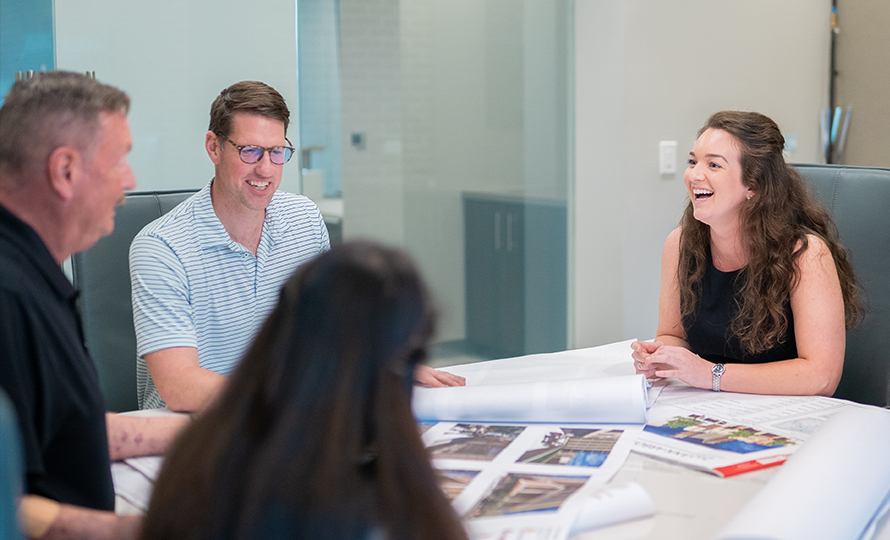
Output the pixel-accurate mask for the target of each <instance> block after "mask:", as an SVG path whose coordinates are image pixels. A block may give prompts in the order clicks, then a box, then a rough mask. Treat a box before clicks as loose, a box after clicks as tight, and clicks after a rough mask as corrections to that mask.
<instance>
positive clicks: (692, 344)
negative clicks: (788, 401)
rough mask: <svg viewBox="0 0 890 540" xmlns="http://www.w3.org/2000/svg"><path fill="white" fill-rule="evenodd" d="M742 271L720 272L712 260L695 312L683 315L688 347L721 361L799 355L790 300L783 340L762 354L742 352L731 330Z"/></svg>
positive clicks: (744, 361)
mask: <svg viewBox="0 0 890 540" xmlns="http://www.w3.org/2000/svg"><path fill="white" fill-rule="evenodd" d="M740 272H741V270H736V271H735V272H721V271H720V270H717V268H716V267H715V266H714V264H713V263H711V264H709V265H708V271H707V272H705V276H704V278H703V279H702V283H701V296H700V298H699V299H698V303H697V305H696V308H695V311H694V312H693V313H692V314H691V315H688V316H686V317H684V318H683V329H684V330H685V331H686V342H687V343H689V348H690V349H691V350H692V352H694V353H696V354H698V355H699V356H701V357H702V358H704V359H706V360H710V361H711V362H716V363H721V364H764V363H767V362H776V361H778V360H788V359H790V358H797V343H796V342H795V340H794V318H793V317H792V313H791V304H790V303H788V304H786V306H785V311H786V313H787V314H788V331H787V332H786V333H785V339H784V341H782V342H781V343H779V344H777V345H776V346H775V347H773V348H772V349H768V350H766V351H763V352H762V353H759V354H755V355H744V354H742V348H741V345H740V343H739V339H738V337H736V336H733V335H731V332H730V326H731V321H732V317H733V315H735V313H736V303H735V299H734V297H735V295H736V293H737V292H738V289H737V287H736V285H735V281H736V277H738V275H739V273H740Z"/></svg>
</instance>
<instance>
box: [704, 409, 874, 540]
mask: <svg viewBox="0 0 890 540" xmlns="http://www.w3.org/2000/svg"><path fill="white" fill-rule="evenodd" d="M888 448H890V411H887V410H884V409H879V408H877V407H865V406H863V407H851V408H849V409H846V410H844V411H841V412H839V413H837V414H836V415H834V416H833V417H831V418H830V419H829V420H828V421H827V422H825V424H824V425H823V426H822V427H821V428H819V430H818V431H817V432H816V433H815V434H813V436H812V437H810V438H809V439H808V440H807V442H806V444H804V446H803V447H802V448H801V449H800V450H798V451H797V452H796V453H795V454H794V455H793V456H792V457H791V458H790V459H789V460H788V461H787V462H785V464H784V465H783V466H782V468H781V469H780V470H779V472H777V473H776V475H775V476H773V478H772V479H771V480H770V481H769V483H767V484H766V485H765V486H764V487H763V488H762V489H761V490H760V492H759V493H758V494H757V495H756V496H755V497H754V498H753V499H751V501H749V502H748V504H747V505H746V506H745V507H744V508H742V510H741V511H740V512H739V513H738V514H737V515H736V516H735V518H734V519H733V520H732V521H731V522H730V523H729V525H728V526H727V527H726V528H725V529H723V531H722V532H721V533H720V534H719V535H718V536H717V540H755V539H756V540H797V539H800V540H821V539H824V540H834V539H837V538H850V539H856V538H860V537H861V536H862V533H863V531H864V530H865V529H866V527H867V526H868V525H869V523H870V521H871V519H872V517H873V516H874V515H875V513H876V512H877V511H878V509H879V507H881V505H882V503H883V502H884V500H885V498H886V497H887V494H888V491H890V460H888V459H887V449H888Z"/></svg>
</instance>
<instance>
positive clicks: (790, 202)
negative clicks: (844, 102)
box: [677, 111, 863, 354]
mask: <svg viewBox="0 0 890 540" xmlns="http://www.w3.org/2000/svg"><path fill="white" fill-rule="evenodd" d="M708 129H719V130H723V131H725V132H727V133H729V134H730V135H732V136H733V137H734V138H735V141H736V143H737V144H738V145H739V150H740V153H741V166H742V183H743V184H744V185H745V186H746V187H748V188H750V189H752V190H754V191H756V196H755V197H752V198H751V199H748V200H747V201H745V202H744V203H743V204H742V206H741V209H740V220H741V224H742V225H741V234H742V238H741V242H742V246H743V248H744V249H745V253H746V255H747V257H748V264H747V265H746V266H745V267H744V268H743V270H742V271H741V272H740V273H739V276H738V278H737V279H738V283H737V285H738V286H739V288H738V294H737V295H736V313H735V316H734V317H733V320H732V325H731V328H730V330H731V332H732V333H733V334H734V335H735V336H737V337H738V338H739V341H740V342H741V347H742V350H743V351H744V352H745V353H747V354H756V353H759V352H763V351H765V350H767V349H770V348H772V347H774V346H775V345H776V344H778V343H780V342H781V341H782V340H783V339H784V338H783V336H785V334H786V332H787V331H788V325H789V320H788V315H787V313H788V312H787V306H788V303H789V301H790V298H791V291H792V290H793V289H794V287H795V286H796V284H797V281H798V279H799V278H800V275H799V273H798V268H797V260H798V258H799V257H800V255H801V253H803V252H804V251H806V249H807V246H808V241H807V235H808V234H812V235H815V236H817V237H819V238H821V239H822V241H823V242H825V245H826V246H828V249H829V250H830V252H831V255H832V257H833V258H834V263H835V266H836V268H837V273H838V278H839V279H840V284H841V292H842V293H843V297H844V313H845V317H846V326H847V328H848V329H849V328H852V327H853V326H855V325H856V324H857V323H858V322H859V321H860V320H861V318H862V315H863V309H862V307H861V306H860V304H859V288H858V286H857V284H856V276H855V275H854V273H853V267H852V265H851V264H850V261H849V260H848V258H847V252H846V250H845V249H844V247H843V246H842V245H841V244H840V242H839V241H838V234H837V228H836V227H835V225H834V222H833V221H832V220H831V217H830V216H829V214H828V211H827V210H825V208H824V207H823V206H822V205H821V204H820V203H819V202H818V200H817V199H816V198H815V197H814V196H812V195H810V193H809V191H808V190H807V186H806V183H805V181H804V180H803V178H802V177H801V175H800V173H799V172H797V169H795V168H794V167H792V166H790V165H788V164H787V163H785V158H784V156H783V155H782V150H783V149H784V147H785V138H784V137H783V136H782V133H781V132H780V131H779V126H777V125H776V123H775V122H773V121H772V120H771V119H770V118H768V117H767V116H764V115H762V114H759V113H754V112H742V111H721V112H718V113H714V114H713V115H711V117H710V118H708V121H707V122H706V123H705V125H704V127H702V128H701V130H700V131H699V132H698V134H699V136H701V134H702V133H704V132H705V131H706V130H708ZM680 224H681V226H682V234H681V237H680V261H679V265H678V269H677V272H678V276H677V277H678V282H679V286H680V305H681V314H682V317H683V318H686V317H687V316H690V315H692V314H693V313H694V311H695V307H696V303H697V301H698V296H699V294H700V292H701V281H702V278H703V277H704V275H705V272H706V271H707V269H708V265H709V264H710V260H711V253H710V251H711V242H710V238H711V235H710V227H709V226H708V225H706V224H704V223H702V222H700V221H698V220H696V219H695V217H694V216H693V207H692V201H690V202H689V204H688V205H687V206H686V210H685V211H684V212H683V218H682V219H681V222H680ZM798 244H800V247H799V248H797V246H798Z"/></svg>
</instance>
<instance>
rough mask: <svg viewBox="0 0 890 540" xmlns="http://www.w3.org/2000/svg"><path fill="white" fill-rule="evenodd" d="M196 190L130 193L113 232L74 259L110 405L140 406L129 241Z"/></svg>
mask: <svg viewBox="0 0 890 540" xmlns="http://www.w3.org/2000/svg"><path fill="white" fill-rule="evenodd" d="M194 193H195V191H193V190H181V191H153V192H134V193H129V194H127V203H126V204H125V205H124V206H122V207H121V208H118V209H117V216H116V217H115V220H114V223H115V225H114V232H113V233H111V234H110V235H109V236H106V237H105V238H102V239H101V240H99V241H98V242H97V243H96V245H95V246H93V247H91V248H90V249H88V250H87V251H84V252H83V253H78V254H76V255H74V256H73V257H72V259H71V263H72V273H73V277H74V286H75V287H76V288H77V289H79V290H80V299H79V307H80V315H81V318H82V319H83V333H84V339H85V341H86V345H87V349H89V351H90V356H92V358H93V362H95V364H96V370H97V371H98V372H99V385H100V386H101V388H102V395H103V396H104V398H105V406H106V408H107V409H108V410H110V411H116V412H121V411H131V410H135V409H138V408H139V402H138V400H137V397H136V332H135V330H134V329H133V306H132V303H131V299H130V267H129V252H130V243H131V242H132V241H133V237H135V236H136V234H137V233H138V232H139V231H140V230H142V228H143V227H144V226H145V225H147V224H148V223H150V222H151V221H153V220H155V219H156V218H158V217H160V216H162V215H164V214H165V213H167V212H169V211H170V210H172V209H173V207H174V206H176V205H177V204H179V203H180V202H182V201H184V200H185V199H186V198H188V197H190V196H191V195H193V194H194Z"/></svg>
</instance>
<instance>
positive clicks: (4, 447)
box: [0, 388, 25, 540]
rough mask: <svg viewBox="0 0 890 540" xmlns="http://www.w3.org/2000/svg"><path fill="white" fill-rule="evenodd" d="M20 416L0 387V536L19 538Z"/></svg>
mask: <svg viewBox="0 0 890 540" xmlns="http://www.w3.org/2000/svg"><path fill="white" fill-rule="evenodd" d="M23 459H24V458H23V456H22V440H21V437H20V436H19V419H18V416H16V413H15V407H14V406H13V404H12V400H10V399H9V397H8V396H7V395H6V392H4V391H3V389H2V388H0V538H2V539H3V540H6V539H9V540H18V539H20V538H22V533H21V531H20V530H19V527H18V520H17V519H16V510H17V508H18V502H19V497H21V495H22V488H23V485H24V483H25V470H24V461H23Z"/></svg>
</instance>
